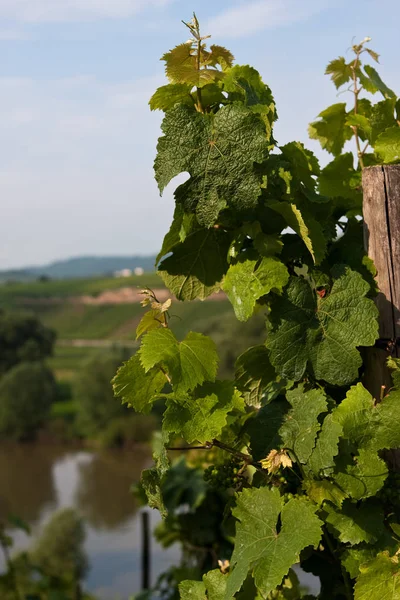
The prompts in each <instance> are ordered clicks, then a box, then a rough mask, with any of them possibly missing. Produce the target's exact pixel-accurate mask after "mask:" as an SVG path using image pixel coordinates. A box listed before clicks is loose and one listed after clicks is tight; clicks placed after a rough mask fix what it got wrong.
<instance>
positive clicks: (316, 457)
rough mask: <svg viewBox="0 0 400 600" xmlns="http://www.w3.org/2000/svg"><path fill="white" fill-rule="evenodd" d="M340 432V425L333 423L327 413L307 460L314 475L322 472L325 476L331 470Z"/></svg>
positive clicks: (336, 452)
mask: <svg viewBox="0 0 400 600" xmlns="http://www.w3.org/2000/svg"><path fill="white" fill-rule="evenodd" d="M342 432H343V430H342V426H341V425H340V424H339V423H335V421H334V420H333V417H332V414H329V415H327V416H326V417H325V419H324V422H323V424H322V428H321V431H320V433H319V435H318V438H317V443H316V444H315V448H314V450H313V451H312V454H311V456H310V459H309V461H308V466H309V467H310V469H311V470H312V471H313V472H314V473H315V475H317V476H318V475H321V474H322V475H324V476H325V477H326V476H327V475H329V474H330V472H331V471H332V469H333V467H334V466H335V460H334V457H335V456H336V455H337V454H338V452H339V450H338V444H339V438H340V436H341V435H342Z"/></svg>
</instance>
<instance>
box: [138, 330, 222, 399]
mask: <svg viewBox="0 0 400 600" xmlns="http://www.w3.org/2000/svg"><path fill="white" fill-rule="evenodd" d="M138 354H139V357H140V362H141V364H142V366H143V367H144V369H145V371H146V372H147V371H152V370H153V369H154V367H156V366H158V367H160V366H162V367H163V368H165V370H166V371H167V373H168V375H169V377H170V379H171V383H172V385H173V387H174V391H175V392H176V393H183V394H184V393H185V392H186V391H187V390H193V389H194V388H195V387H196V386H197V385H200V384H202V383H203V381H214V380H215V377H216V374H217V366H218V355H217V351H216V347H215V343H214V342H213V341H212V339H211V338H209V337H207V336H205V335H202V334H201V333H194V332H190V333H188V335H187V336H186V337H185V339H184V340H183V341H182V342H178V340H177V339H176V337H175V336H174V334H173V333H172V331H171V330H170V329H165V328H162V329H155V330H154V331H150V332H149V333H147V334H146V335H145V337H144V338H143V341H142V346H141V348H140V350H139V352H138Z"/></svg>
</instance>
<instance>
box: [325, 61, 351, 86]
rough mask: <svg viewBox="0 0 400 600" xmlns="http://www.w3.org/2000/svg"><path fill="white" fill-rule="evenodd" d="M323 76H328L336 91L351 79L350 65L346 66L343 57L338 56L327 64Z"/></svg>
mask: <svg viewBox="0 0 400 600" xmlns="http://www.w3.org/2000/svg"><path fill="white" fill-rule="evenodd" d="M325 75H330V76H331V79H332V81H333V83H334V84H335V87H336V89H339V88H340V87H341V86H342V85H344V84H345V83H347V82H348V81H350V79H351V78H352V77H353V71H352V69H351V63H349V64H347V63H346V61H345V59H344V57H343V56H339V58H335V59H334V60H331V62H330V63H329V64H328V66H327V67H326V69H325Z"/></svg>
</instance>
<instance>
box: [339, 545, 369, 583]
mask: <svg viewBox="0 0 400 600" xmlns="http://www.w3.org/2000/svg"><path fill="white" fill-rule="evenodd" d="M375 556H376V550H375V549H374V547H373V546H362V544H361V545H360V546H359V547H358V548H349V549H348V550H345V552H344V553H343V555H342V559H341V562H342V565H343V566H344V568H345V569H346V571H347V572H348V573H349V575H350V577H351V579H355V578H356V577H358V575H359V573H360V566H361V565H362V564H364V563H366V562H368V561H370V560H371V559H373V558H375Z"/></svg>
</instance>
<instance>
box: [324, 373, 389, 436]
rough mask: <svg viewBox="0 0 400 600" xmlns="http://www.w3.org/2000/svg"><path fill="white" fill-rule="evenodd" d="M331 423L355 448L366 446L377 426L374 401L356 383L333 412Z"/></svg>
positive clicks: (363, 388)
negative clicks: (339, 426)
mask: <svg viewBox="0 0 400 600" xmlns="http://www.w3.org/2000/svg"><path fill="white" fill-rule="evenodd" d="M332 418H333V421H334V422H335V423H339V424H340V425H341V427H342V430H343V437H345V438H347V439H348V440H350V441H351V442H352V443H353V444H356V446H357V447H361V446H367V445H368V443H369V442H370V440H371V436H373V434H374V431H375V428H376V425H377V419H378V416H377V413H376V411H375V410H374V399H373V398H372V396H371V394H370V393H369V392H368V391H367V390H366V389H365V387H364V386H363V385H362V384H361V383H358V384H357V385H355V386H353V387H351V388H350V390H349V391H348V392H347V394H346V398H345V399H344V400H343V401H342V402H341V403H340V404H339V406H338V407H337V408H335V410H334V411H333V415H332Z"/></svg>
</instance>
